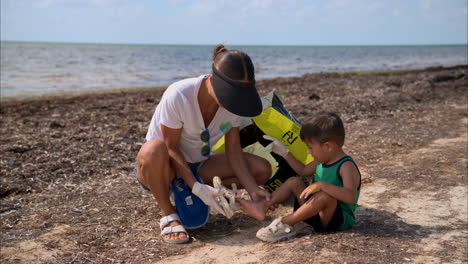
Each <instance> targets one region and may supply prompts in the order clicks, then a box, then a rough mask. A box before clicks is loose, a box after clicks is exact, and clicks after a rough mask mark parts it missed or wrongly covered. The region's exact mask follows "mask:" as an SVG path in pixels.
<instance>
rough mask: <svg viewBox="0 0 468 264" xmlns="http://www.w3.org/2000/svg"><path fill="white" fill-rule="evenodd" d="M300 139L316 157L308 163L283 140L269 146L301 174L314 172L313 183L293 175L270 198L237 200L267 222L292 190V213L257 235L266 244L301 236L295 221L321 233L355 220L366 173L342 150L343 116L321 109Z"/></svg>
mask: <svg viewBox="0 0 468 264" xmlns="http://www.w3.org/2000/svg"><path fill="white" fill-rule="evenodd" d="M300 136H301V139H302V140H303V141H304V142H305V143H306V144H307V148H308V151H309V153H311V154H312V156H313V157H314V161H313V162H311V163H309V164H307V165H303V164H302V163H301V162H300V161H298V160H296V159H295V158H294V156H293V155H292V154H290V153H289V151H288V149H287V148H286V147H285V146H284V145H283V144H282V143H281V142H280V141H278V140H276V139H273V138H271V137H266V138H267V139H270V140H273V142H272V143H271V144H270V145H269V146H267V148H271V151H273V152H275V153H277V154H279V155H281V156H283V157H284V158H285V159H286V160H287V162H288V163H289V165H290V166H291V167H292V168H293V169H294V170H295V171H296V173H297V174H298V175H300V176H306V175H308V176H312V175H314V173H315V176H314V183H313V184H311V185H309V186H307V187H306V186H305V185H304V183H303V182H302V181H301V180H300V179H299V178H297V177H291V178H289V179H288V180H287V181H286V182H285V183H284V184H283V185H281V187H280V188H278V189H277V190H275V191H274V192H273V194H272V196H271V199H270V200H269V201H266V200H263V201H260V202H252V201H248V200H243V199H238V202H239V203H240V204H241V205H242V210H243V211H244V212H246V213H247V214H249V215H251V216H253V217H254V218H256V219H258V220H263V219H264V218H265V215H266V213H267V211H268V209H269V208H271V207H272V206H274V205H275V204H278V203H281V202H284V201H286V200H287V199H288V198H289V196H290V195H291V194H294V195H295V196H296V199H297V202H298V203H299V204H298V205H297V203H296V205H295V206H294V207H295V208H294V212H293V213H292V214H290V215H287V216H284V217H280V218H277V219H275V220H274V221H273V222H272V223H271V224H270V225H269V226H267V227H264V228H262V229H260V230H258V232H257V238H259V239H260V240H263V241H267V242H276V241H280V240H284V239H287V238H289V237H292V236H294V235H295V234H296V231H295V230H294V225H295V224H296V223H298V222H300V221H304V222H306V223H308V224H310V225H312V226H313V228H314V229H315V230H316V231H317V232H329V231H336V230H345V229H348V228H350V227H351V226H352V225H353V224H354V221H355V216H354V212H355V209H356V206H357V201H358V199H359V193H360V189H361V174H360V172H359V169H358V167H357V165H356V163H355V162H354V161H353V159H352V158H351V157H350V156H348V155H347V154H346V153H345V152H344V151H343V144H344V139H345V131H344V126H343V122H342V121H341V119H340V117H339V116H338V115H336V114H334V113H321V114H320V115H319V116H317V118H316V119H315V120H314V121H313V122H312V123H310V124H306V125H304V126H303V127H302V129H301V133H300Z"/></svg>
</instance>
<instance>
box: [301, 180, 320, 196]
mask: <svg viewBox="0 0 468 264" xmlns="http://www.w3.org/2000/svg"><path fill="white" fill-rule="evenodd" d="M321 190H322V182H315V183H312V184H311V185H309V186H307V188H305V190H304V191H302V193H301V195H299V199H305V198H307V197H309V195H311V194H314V193H316V192H320V191H321Z"/></svg>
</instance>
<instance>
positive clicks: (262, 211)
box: [237, 177, 305, 220]
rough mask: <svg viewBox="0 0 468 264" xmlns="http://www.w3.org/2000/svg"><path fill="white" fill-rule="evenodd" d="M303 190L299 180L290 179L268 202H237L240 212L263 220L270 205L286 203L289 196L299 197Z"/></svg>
mask: <svg viewBox="0 0 468 264" xmlns="http://www.w3.org/2000/svg"><path fill="white" fill-rule="evenodd" d="M304 188H305V186H304V183H302V181H301V180H300V179H299V178H297V177H291V178H289V179H288V180H287V181H286V182H285V183H283V184H282V185H281V186H280V187H279V188H278V189H276V190H275V191H274V192H273V193H272V195H271V200H270V201H266V200H262V201H259V202H253V201H250V200H244V199H237V202H239V203H240V204H241V206H242V211H244V212H245V213H246V214H248V215H250V216H252V217H253V218H255V219H257V220H263V219H265V216H266V214H267V212H268V209H269V208H270V207H271V206H272V205H274V204H278V203H282V202H284V201H286V200H287V199H288V198H289V197H290V196H291V194H294V195H295V196H296V197H299V195H300V194H301V193H302V191H303V190H304Z"/></svg>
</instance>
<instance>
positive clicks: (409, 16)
mask: <svg viewBox="0 0 468 264" xmlns="http://www.w3.org/2000/svg"><path fill="white" fill-rule="evenodd" d="M0 3H1V28H0V30H1V31H0V39H1V40H12V41H51V42H83V43H138V44H210V45H211V44H216V43H226V44H228V45H418V44H466V43H468V33H467V32H468V29H467V24H468V7H467V5H468V4H467V3H468V1H467V0H232V1H229V0H0Z"/></svg>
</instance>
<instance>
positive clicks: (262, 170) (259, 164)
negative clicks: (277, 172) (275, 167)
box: [250, 156, 271, 184]
mask: <svg viewBox="0 0 468 264" xmlns="http://www.w3.org/2000/svg"><path fill="white" fill-rule="evenodd" d="M250 163H251V168H252V169H253V171H252V174H253V175H255V180H256V182H257V184H264V183H265V182H267V181H268V180H269V179H270V177H271V165H270V162H268V161H267V160H266V159H264V158H261V157H258V156H255V157H254V158H252V159H251V160H250Z"/></svg>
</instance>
